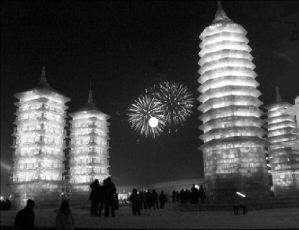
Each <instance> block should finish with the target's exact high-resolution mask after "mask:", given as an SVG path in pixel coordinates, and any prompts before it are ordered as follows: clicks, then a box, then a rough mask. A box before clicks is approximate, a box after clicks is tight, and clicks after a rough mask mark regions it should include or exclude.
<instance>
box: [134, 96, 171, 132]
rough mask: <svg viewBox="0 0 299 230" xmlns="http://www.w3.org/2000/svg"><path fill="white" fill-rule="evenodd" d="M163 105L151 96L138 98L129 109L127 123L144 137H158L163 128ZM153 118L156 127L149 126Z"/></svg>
mask: <svg viewBox="0 0 299 230" xmlns="http://www.w3.org/2000/svg"><path fill="white" fill-rule="evenodd" d="M162 108H163V105H162V104H161V102H160V101H158V100H157V99H156V98H155V97H153V96H152V95H149V94H146V95H144V96H140V97H139V98H138V99H137V100H135V101H134V103H133V104H132V105H131V106H130V107H129V113H128V117H129V122H130V124H131V127H132V128H133V129H135V130H136V131H138V132H140V133H141V134H143V135H145V136H149V135H151V136H153V137H155V136H158V135H159V134H160V133H161V132H162V131H163V128H164V125H165V122H164V116H163V114H164V112H163V110H162ZM152 117H155V118H157V120H158V125H157V126H156V127H151V126H150V125H149V120H150V119H151V118H152Z"/></svg>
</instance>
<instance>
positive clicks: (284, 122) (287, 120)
mask: <svg viewBox="0 0 299 230" xmlns="http://www.w3.org/2000/svg"><path fill="white" fill-rule="evenodd" d="M267 109H268V141H269V159H270V164H271V173H272V178H273V188H274V193H275V195H276V196H294V195H296V196H299V149H298V145H297V143H298V132H297V127H296V121H295V116H294V115H295V114H294V113H292V109H293V110H294V107H293V108H292V106H291V105H290V104H289V103H287V102H283V101H282V100H281V97H280V95H279V92H278V88H276V103H274V104H272V105H269V106H268V107H267Z"/></svg>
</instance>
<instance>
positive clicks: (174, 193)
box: [172, 190, 176, 202]
mask: <svg viewBox="0 0 299 230" xmlns="http://www.w3.org/2000/svg"><path fill="white" fill-rule="evenodd" d="M175 198H176V191H175V190H173V191H172V202H175Z"/></svg>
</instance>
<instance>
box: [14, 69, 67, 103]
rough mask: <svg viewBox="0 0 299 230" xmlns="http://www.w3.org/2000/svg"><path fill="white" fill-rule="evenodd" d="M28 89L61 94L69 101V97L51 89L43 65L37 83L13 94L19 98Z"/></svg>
mask: <svg viewBox="0 0 299 230" xmlns="http://www.w3.org/2000/svg"><path fill="white" fill-rule="evenodd" d="M30 91H39V92H42V93H44V94H51V93H54V94H58V95H59V96H61V97H62V98H64V100H65V101H66V102H67V101H70V98H68V97H66V96H64V95H62V94H60V93H59V92H58V91H57V90H55V89H53V88H52V87H51V86H50V85H49V83H48V82H47V77H46V67H45V66H43V67H42V71H41V76H40V80H39V82H38V84H37V85H36V86H35V87H34V88H31V89H29V90H26V91H24V92H20V93H16V94H14V96H15V97H16V98H20V97H22V96H23V95H24V94H26V93H28V92H30Z"/></svg>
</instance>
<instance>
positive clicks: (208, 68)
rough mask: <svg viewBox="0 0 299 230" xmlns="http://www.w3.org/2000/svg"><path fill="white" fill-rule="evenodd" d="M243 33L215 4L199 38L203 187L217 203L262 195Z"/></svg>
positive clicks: (258, 135)
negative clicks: (239, 195)
mask: <svg viewBox="0 0 299 230" xmlns="http://www.w3.org/2000/svg"><path fill="white" fill-rule="evenodd" d="M246 33H247V32H246V30H245V29H244V28H243V27H242V26H241V25H239V24H236V23H235V22H233V21H232V20H231V19H230V18H228V17H227V15H226V14H225V12H224V11H223V9H222V7H221V3H219V2H218V10H217V12H216V15H215V19H214V21H213V22H212V24H211V25H210V26H208V27H206V28H205V29H204V31H203V32H202V33H201V35H200V39H201V40H202V41H201V43H200V48H201V51H200V52H199V56H200V60H199V65H200V69H199V74H200V77H199V79H198V82H199V83H200V84H201V85H200V87H199V88H198V91H199V92H200V94H201V95H200V97H199V98H198V100H199V101H200V102H201V105H200V106H199V108H198V109H199V110H200V111H201V112H202V115H201V116H200V119H201V121H202V126H201V127H200V128H201V130H202V131H203V135H202V136H201V139H202V140H203V142H204V144H203V146H202V148H201V150H202V152H203V158H204V174H205V183H206V186H207V189H208V192H209V193H210V194H211V195H212V196H213V197H214V198H215V200H217V199H218V198H220V199H225V198H227V199H229V198H231V197H232V196H233V194H234V193H235V192H234V191H239V192H242V193H244V194H246V196H247V197H252V196H255V195H256V196H263V195H266V194H267V193H268V189H269V188H268V182H267V181H268V178H267V177H268V175H267V167H266V162H265V141H264V140H263V135H264V131H263V129H262V128H261V126H262V124H263V121H262V120H261V118H260V116H261V115H262V112H261V110H260V109H259V106H260V105H261V104H262V102H261V101H260V100H259V99H258V97H259V96H260V95H261V93H260V92H259V91H258V90H257V89H256V88H257V86H258V85H259V84H258V83H257V81H256V80H255V78H256V76H257V75H256V73H255V72H254V68H255V65H254V64H253V63H252V59H253V57H252V56H251V54H250V51H251V48H250V47H249V46H248V39H247V38H246Z"/></svg>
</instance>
